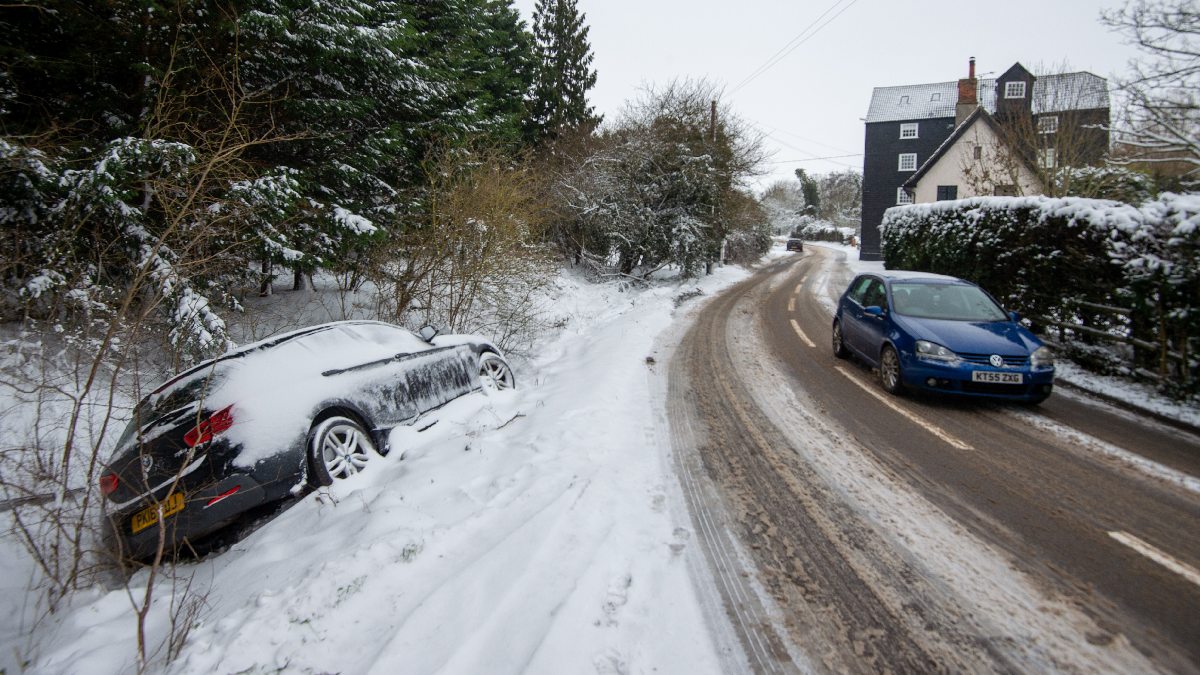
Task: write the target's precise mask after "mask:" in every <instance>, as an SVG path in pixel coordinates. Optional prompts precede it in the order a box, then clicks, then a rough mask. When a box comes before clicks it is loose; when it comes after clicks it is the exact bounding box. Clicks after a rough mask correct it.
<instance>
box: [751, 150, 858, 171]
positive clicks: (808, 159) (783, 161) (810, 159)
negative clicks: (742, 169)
mask: <svg viewBox="0 0 1200 675" xmlns="http://www.w3.org/2000/svg"><path fill="white" fill-rule="evenodd" d="M847 157H862V153H861V152H860V153H857V154H853V155H831V156H829V157H806V158H805V159H781V160H778V161H774V162H767V163H768V164H799V163H800V162H815V161H817V160H819V159H846V158H847ZM837 164H841V165H843V166H850V165H849V164H846V163H845V162H837ZM851 168H854V167H851Z"/></svg>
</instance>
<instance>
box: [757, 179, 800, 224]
mask: <svg viewBox="0 0 1200 675" xmlns="http://www.w3.org/2000/svg"><path fill="white" fill-rule="evenodd" d="M759 201H760V203H761V205H762V207H763V210H764V213H765V214H766V218H767V220H768V221H769V222H770V223H771V229H772V230H773V231H774V232H775V234H791V233H792V232H793V231H794V230H795V229H796V228H797V227H799V226H800V219H801V217H802V216H803V215H804V193H803V192H802V191H801V189H800V184H799V183H797V182H796V181H791V180H781V181H775V182H774V183H772V184H771V185H769V186H767V189H766V190H764V191H763V194H762V197H761V199H760V200H759Z"/></svg>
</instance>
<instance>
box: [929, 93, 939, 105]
mask: <svg viewBox="0 0 1200 675" xmlns="http://www.w3.org/2000/svg"><path fill="white" fill-rule="evenodd" d="M940 100H942V93H941V92H940V91H935V92H933V93H932V94H930V95H929V102H930V103H936V102H938V101H940Z"/></svg>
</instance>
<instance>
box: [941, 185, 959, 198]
mask: <svg viewBox="0 0 1200 675" xmlns="http://www.w3.org/2000/svg"><path fill="white" fill-rule="evenodd" d="M950 199H958V186H957V185H939V186H938V188H937V200H938V201H939V202H944V201H947V200H950Z"/></svg>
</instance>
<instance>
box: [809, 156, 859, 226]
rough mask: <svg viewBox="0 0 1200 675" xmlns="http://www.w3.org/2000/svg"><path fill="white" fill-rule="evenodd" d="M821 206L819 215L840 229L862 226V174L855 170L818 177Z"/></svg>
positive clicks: (833, 172) (818, 210)
mask: <svg viewBox="0 0 1200 675" xmlns="http://www.w3.org/2000/svg"><path fill="white" fill-rule="evenodd" d="M815 182H816V184H817V194H818V195H819V199H820V202H819V203H820V206H819V208H818V209H817V215H818V217H820V218H821V219H822V220H826V221H829V222H830V223H833V225H834V226H835V227H838V228H853V229H858V228H859V227H861V225H862V174H861V173H859V172H858V171H855V170H854V169H846V170H845V171H831V172H829V173H827V174H824V175H821V176H817V177H816V179H815Z"/></svg>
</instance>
